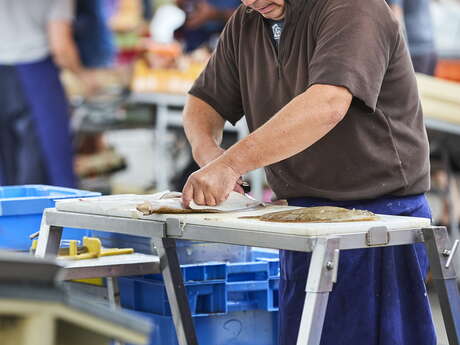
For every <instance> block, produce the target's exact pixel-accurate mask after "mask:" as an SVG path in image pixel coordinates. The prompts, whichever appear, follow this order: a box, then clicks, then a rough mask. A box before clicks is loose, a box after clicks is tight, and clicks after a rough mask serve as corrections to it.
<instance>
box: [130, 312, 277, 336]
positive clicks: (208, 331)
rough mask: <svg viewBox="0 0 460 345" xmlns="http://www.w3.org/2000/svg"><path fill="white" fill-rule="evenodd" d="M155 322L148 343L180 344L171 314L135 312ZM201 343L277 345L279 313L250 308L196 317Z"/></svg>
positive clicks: (196, 327)
mask: <svg viewBox="0 0 460 345" xmlns="http://www.w3.org/2000/svg"><path fill="white" fill-rule="evenodd" d="M136 315H137V316H142V317H145V318H147V319H148V320H150V321H151V322H152V325H153V327H152V333H151V336H150V342H149V345H178V343H177V337H176V330H175V328H174V324H173V321H172V317H170V316H162V315H155V314H149V313H139V312H136ZM193 321H194V324H195V330H196V334H197V338H198V343H199V344H200V345H230V344H231V345H277V344H278V312H276V311H274V312H268V311H262V310H249V311H239V312H231V313H228V314H226V315H207V316H195V317H193Z"/></svg>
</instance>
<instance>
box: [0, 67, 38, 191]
mask: <svg viewBox="0 0 460 345" xmlns="http://www.w3.org/2000/svg"><path fill="white" fill-rule="evenodd" d="M41 183H47V175H46V170H45V165H44V162H43V155H42V151H41V149H40V141H39V139H38V136H37V133H36V131H35V125H34V121H33V119H32V115H31V113H30V108H29V105H28V102H27V100H26V98H25V95H24V91H23V89H22V85H21V82H20V80H19V77H18V73H17V71H16V68H15V67H14V66H5V65H0V185H23V184H41Z"/></svg>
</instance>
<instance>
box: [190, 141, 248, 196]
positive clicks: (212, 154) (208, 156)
mask: <svg viewBox="0 0 460 345" xmlns="http://www.w3.org/2000/svg"><path fill="white" fill-rule="evenodd" d="M203 147H205V145H201V147H200V149H199V151H198V152H194V153H193V157H194V159H195V161H196V162H197V164H198V165H199V166H200V168H202V167H204V166H205V165H206V164H208V163H211V162H212V161H213V160H215V159H217V158H219V157H220V156H221V155H222V154H223V153H224V152H225V150H224V149H223V148H222V147H220V146H213V147H206V148H203ZM242 183H243V179H242V178H241V177H240V178H239V179H238V181H237V182H236V183H235V186H234V187H233V190H234V191H235V192H237V193H240V194H244V189H243V187H241V184H242Z"/></svg>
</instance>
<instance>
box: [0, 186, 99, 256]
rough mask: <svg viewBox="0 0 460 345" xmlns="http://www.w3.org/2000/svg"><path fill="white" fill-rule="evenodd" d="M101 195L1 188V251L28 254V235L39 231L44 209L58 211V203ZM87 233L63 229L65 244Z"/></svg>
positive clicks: (53, 189)
mask: <svg viewBox="0 0 460 345" xmlns="http://www.w3.org/2000/svg"><path fill="white" fill-rule="evenodd" d="M100 195H101V193H96V192H89V191H84V190H78V189H72V188H63V187H54V186H46V185H23V186H6V187H0V249H9V250H20V251H24V250H28V249H29V247H30V245H31V241H30V239H29V235H30V234H32V233H34V232H37V231H39V230H40V223H41V218H42V213H43V210H44V209H45V208H50V207H55V201H56V200H60V199H68V198H80V197H81V198H83V197H84V198H87V197H94V196H100ZM87 235H88V231H82V230H77V229H64V232H63V236H62V238H63V239H64V240H70V239H77V240H79V239H81V238H82V237H83V236H87Z"/></svg>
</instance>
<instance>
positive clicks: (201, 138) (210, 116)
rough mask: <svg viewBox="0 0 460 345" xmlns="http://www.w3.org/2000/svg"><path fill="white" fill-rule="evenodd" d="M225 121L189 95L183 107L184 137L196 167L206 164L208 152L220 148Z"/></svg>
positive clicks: (206, 105) (200, 101) (207, 106)
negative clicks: (190, 149)
mask: <svg viewBox="0 0 460 345" xmlns="http://www.w3.org/2000/svg"><path fill="white" fill-rule="evenodd" d="M224 124H225V120H224V119H223V118H222V117H221V116H220V115H219V114H218V113H217V112H216V111H215V110H214V109H213V108H212V107H211V106H210V105H208V104H207V103H205V102H203V101H202V100H200V99H199V98H197V97H194V96H191V95H189V96H188V97H187V101H186V104H185V107H184V113H183V125H184V130H185V135H186V136H187V139H188V141H189V143H190V145H191V147H192V154H193V158H194V159H195V161H196V162H197V163H198V165H200V166H203V165H205V164H207V163H208V161H209V157H210V151H212V150H216V149H219V148H220V143H221V142H222V132H223V128H224Z"/></svg>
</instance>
